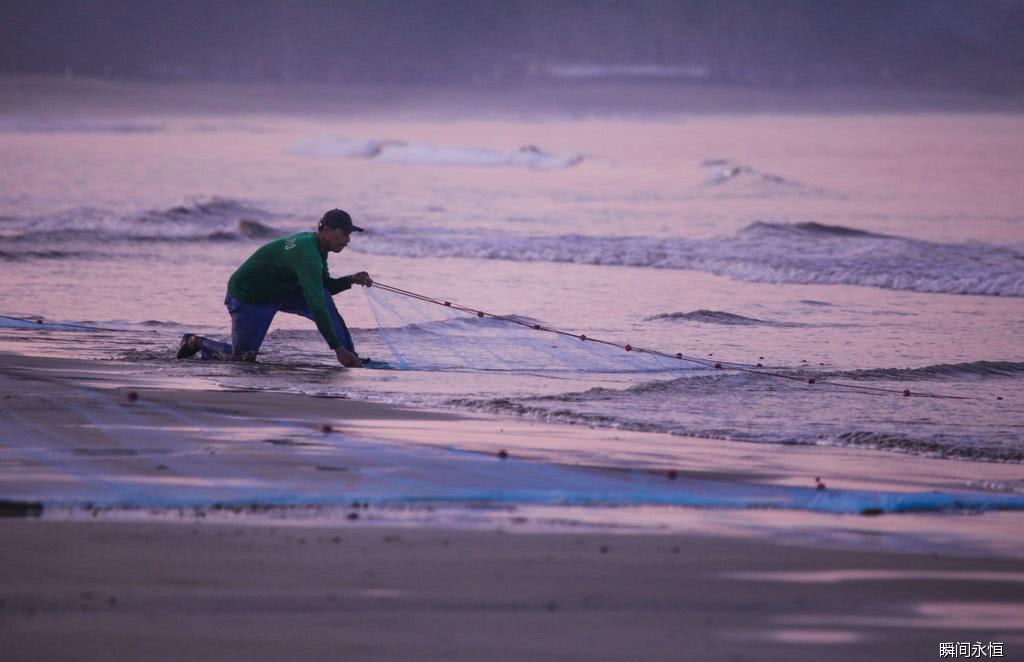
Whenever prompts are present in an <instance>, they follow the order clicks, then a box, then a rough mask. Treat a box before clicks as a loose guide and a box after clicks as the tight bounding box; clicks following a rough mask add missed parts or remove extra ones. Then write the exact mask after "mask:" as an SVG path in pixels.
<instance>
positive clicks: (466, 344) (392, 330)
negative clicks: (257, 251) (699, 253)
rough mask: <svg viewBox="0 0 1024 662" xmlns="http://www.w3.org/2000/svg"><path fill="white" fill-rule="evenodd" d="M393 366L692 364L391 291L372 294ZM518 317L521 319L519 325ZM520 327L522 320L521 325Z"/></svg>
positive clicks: (630, 368)
mask: <svg viewBox="0 0 1024 662" xmlns="http://www.w3.org/2000/svg"><path fill="white" fill-rule="evenodd" d="M366 296H367V299H368V300H369V302H370V307H371V309H372V310H373V314H374V316H375V317H376V319H377V325H378V329H377V333H378V335H379V337H380V339H381V341H382V342H383V343H384V344H385V345H386V347H387V349H388V350H389V351H390V352H391V355H392V357H391V360H390V361H389V363H391V365H392V366H394V367H396V368H402V369H413V370H481V371H484V370H487V371H531V372H536V371H573V372H588V373H600V372H651V371H664V370H680V369H685V368H693V367H695V366H693V365H692V364H689V365H688V364H687V363H686V362H683V361H679V360H676V359H674V358H668V357H663V356H657V355H652V354H644V353H641V352H636V351H630V352H627V351H624V350H623V348H622V347H612V346H609V345H605V344H601V343H600V342H594V341H592V340H581V339H580V338H579V337H577V336H564V335H558V334H556V333H552V332H550V331H543V330H538V329H534V328H533V325H535V324H537V325H540V326H545V325H544V324H543V323H542V322H541V321H540V320H534V319H531V318H527V317H522V316H517V315H503V316H502V317H506V318H507V319H501V318H496V317H492V316H490V315H485V316H483V317H479V316H477V315H476V314H475V313H474V312H467V311H464V310H458V309H457V308H454V307H446V306H444V305H443V304H442V305H438V304H439V303H440V302H434V301H426V300H423V299H418V298H414V297H410V296H406V295H403V294H399V293H395V292H393V291H389V290H386V289H384V287H377V286H374V287H370V288H367V289H366ZM513 320H514V321H513ZM517 322H518V323H517Z"/></svg>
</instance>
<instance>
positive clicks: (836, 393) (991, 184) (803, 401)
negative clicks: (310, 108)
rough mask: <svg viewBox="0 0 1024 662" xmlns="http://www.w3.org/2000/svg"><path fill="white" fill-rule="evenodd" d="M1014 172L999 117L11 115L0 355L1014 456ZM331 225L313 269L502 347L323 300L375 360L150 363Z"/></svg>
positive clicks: (273, 336) (387, 397)
mask: <svg viewBox="0 0 1024 662" xmlns="http://www.w3.org/2000/svg"><path fill="white" fill-rule="evenodd" d="M1022 163H1024V119H1022V118H1020V117H1019V116H1016V115H1000V114H970V113H947V114H941V113H916V114H915V113H901V114H888V115H887V114H880V113H876V114H861V115H849V116H847V115H840V114H814V113H802V114H790V115H723V116H715V115H692V116H686V115H680V116H678V117H674V118H673V117H666V116H665V115H664V114H661V115H659V116H658V117H653V116H652V117H645V116H644V115H643V113H640V112H638V113H634V114H631V115H629V116H621V117H578V116H570V115H565V116H559V115H552V114H547V115H545V116H535V117H534V116H526V117H509V118H504V119H501V118H494V117H491V118H488V119H476V118H473V117H471V116H470V117H467V116H465V114H463V115H462V116H458V117H456V116H453V117H450V118H437V117H434V116H432V117H425V118H423V119H415V118H414V117H410V116H409V115H408V114H406V115H403V116H402V117H400V118H396V119H387V118H386V117H384V118H350V119H344V118H337V117H333V118H332V117H324V116H317V117H301V116H297V115H277V116H274V115H259V114H249V115H244V116H243V115H230V116H228V115H222V116H172V115H166V114H159V113H149V114H143V115H139V114H137V113H136V114H129V113H122V114H117V113H113V114H111V113H106V114H104V115H102V116H96V117H83V116H71V117H62V118H60V119H47V118H35V117H29V118H26V117H20V116H8V117H5V118H4V121H3V122H2V123H0V269H2V273H3V277H2V284H0V314H2V315H5V316H6V317H4V318H0V349H3V350H10V351H16V352H22V353H31V354H45V355H58V356H74V357H84V358H99V359H110V360H117V361H123V362H128V363H130V364H132V365H136V366H138V368H139V370H140V372H146V373H147V374H163V375H167V376H168V377H169V378H175V377H181V376H186V377H190V378H198V379H199V380H201V381H202V383H206V384H209V385H211V386H220V387H226V388H248V389H272V390H284V391H291V392H303V393H313V394H331V395H346V396H348V397H351V398H363V399H370V400H377V401H384V402H394V403H402V404H411V405H421V406H431V407H442V408H451V409H455V410H467V411H483V412H494V413H497V414H501V415H515V416H523V417H531V418H539V419H543V420H547V421H552V422H563V423H566V424H577V425H579V424H582V425H590V426H595V427H611V428H622V429H630V430H645V431H653V432H661V433H665V434H666V435H682V436H700V437H706V438H712V439H720V440H722V443H728V441H729V440H744V441H753V442H760V443H764V444H812V445H838V446H848V447H856V448H861V447H862V448H871V449H883V450H887V451H892V452H898V453H911V454H920V455H926V456H939V457H948V458H953V459H956V458H959V459H971V460H980V461H986V462H1021V461H1022V460H1024V343H1022V342H1021V340H1020V339H1021V337H1022V335H1024V212H1022V210H1024V188H1022V187H1021V186H1020V176H1019V174H1020V166H1021V164H1022ZM333 207H342V208H345V209H348V210H350V211H351V212H352V213H353V215H354V216H355V218H356V220H357V223H359V224H360V225H363V226H364V227H366V228H367V229H368V231H367V232H366V233H364V234H360V235H357V236H355V237H354V239H353V242H352V244H351V246H350V247H349V248H348V249H346V250H345V251H344V252H343V253H341V254H340V255H332V256H331V258H330V264H331V270H332V273H334V274H335V275H340V274H345V273H352V272H355V271H360V270H366V271H369V272H370V274H371V275H372V276H373V277H374V278H375V279H377V280H379V281H380V282H382V283H385V284H388V285H392V286H395V287H398V288H402V289H406V290H411V291H414V292H418V293H422V294H424V295H427V296H429V297H432V298H436V299H438V300H440V301H450V302H455V303H457V304H461V305H464V306H466V307H469V308H473V309H480V310H483V311H486V312H487V313H489V314H494V315H499V316H514V319H516V320H519V321H521V322H525V323H526V324H527V326H522V325H517V324H513V323H510V322H508V321H504V320H501V319H495V318H494V317H492V316H490V315H488V316H486V317H484V318H479V317H477V316H476V315H474V314H471V313H464V312H460V311H457V310H453V309H451V308H447V307H444V306H437V305H434V304H432V303H427V302H423V301H417V300H413V299H409V298H406V297H402V296H399V295H396V294H393V293H389V292H386V291H383V290H380V289H379V288H373V289H371V290H370V291H362V290H361V289H360V288H356V289H355V290H353V291H350V292H346V293H343V294H341V295H339V296H338V297H337V298H336V301H337V303H338V305H339V308H340V309H341V311H342V313H343V314H344V316H345V317H346V319H347V320H348V322H349V325H350V326H351V327H353V329H354V337H355V340H356V343H357V346H358V348H359V351H360V353H361V354H363V355H364V356H369V357H372V358H374V359H375V360H377V361H380V362H383V363H386V364H387V365H388V366H389V368H390V369H376V370H347V371H343V370H340V369H338V367H337V366H336V365H335V364H334V363H333V355H332V354H331V353H330V352H329V351H328V350H327V347H326V345H325V343H324V342H323V340H322V339H321V338H320V337H319V335H318V334H317V333H316V331H315V328H313V326H312V324H311V323H310V322H308V321H306V320H303V319H300V318H294V317H289V316H287V315H281V316H279V318H278V320H277V321H276V322H275V325H274V327H273V328H272V331H271V333H270V335H269V336H268V339H267V341H266V344H265V345H264V352H263V354H262V355H261V359H262V360H261V363H260V364H258V365H256V366H249V365H236V364H215V363H202V362H200V361H195V360H190V361H175V360H174V358H173V354H174V350H175V348H176V345H177V340H178V338H179V336H180V334H182V333H184V332H198V333H202V334H204V335H211V336H225V335H226V334H227V330H228V326H227V325H228V318H227V315H226V312H225V311H224V308H223V305H222V301H223V297H224V290H225V285H226V282H227V278H228V276H230V274H231V273H232V271H233V270H234V269H235V268H236V267H237V266H238V265H239V264H240V263H241V262H242V261H243V260H244V259H245V258H246V257H247V256H248V255H249V254H250V253H251V252H252V251H253V250H255V249H256V248H257V247H258V246H259V245H260V244H261V243H262V242H265V241H267V240H269V239H271V238H274V237H278V236H281V235H283V234H286V233H290V232H295V231H299V230H306V229H312V227H313V226H314V225H315V222H316V220H317V218H318V217H319V215H320V214H321V213H323V211H325V210H326V209H329V208H333ZM534 324H537V325H540V326H542V327H544V328H553V329H559V330H564V331H566V332H568V333H571V334H576V335H577V336H578V335H586V336H587V337H588V338H590V339H599V340H607V341H609V342H610V343H611V345H603V344H599V343H594V342H592V341H581V340H579V338H578V337H570V336H565V335H561V336H560V335H556V334H552V333H547V332H545V331H538V330H534V329H533V328H531V327H532V325H534ZM76 325H81V326H76ZM82 327H85V328H82ZM626 344H629V345H630V346H631V347H632V348H636V349H637V350H640V349H648V348H649V349H655V350H658V351H660V352H664V353H665V354H666V355H667V357H663V356H654V355H651V354H645V353H642V352H641V351H632V352H626V351H624V349H623V347H624V346H625V345H626ZM676 354H680V355H683V356H684V358H683V359H675V360H674V359H673V357H674V356H675V355H676ZM716 363H718V364H721V368H716V367H715V364H716ZM765 373H772V374H770V375H769V374H765ZM780 375H781V376H780ZM810 380H814V383H809V381H810ZM907 389H909V392H910V394H911V395H910V397H906V396H904V395H902V394H903V392H904V390H907ZM664 452H665V453H666V454H667V456H666V458H664V459H665V460H666V461H669V462H670V461H671V456H672V453H673V452H674V451H672V450H671V447H669V448H668V449H667V450H665V451H664ZM678 452H679V453H685V448H684V445H683V444H680V446H679V450H678ZM599 463H600V462H599ZM614 463H615V462H614V460H612V459H611V458H609V459H608V464H614ZM1004 487H1005V489H1006V490H1009V491H1020V490H1021V489H1022V486H1021V485H1007V486H1004Z"/></svg>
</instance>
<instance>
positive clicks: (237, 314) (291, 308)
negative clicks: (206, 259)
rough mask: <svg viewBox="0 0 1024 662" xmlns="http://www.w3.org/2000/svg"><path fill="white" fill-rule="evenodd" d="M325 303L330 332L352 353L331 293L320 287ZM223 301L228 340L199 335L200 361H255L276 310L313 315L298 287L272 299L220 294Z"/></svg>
mask: <svg viewBox="0 0 1024 662" xmlns="http://www.w3.org/2000/svg"><path fill="white" fill-rule="evenodd" d="M323 293H324V298H325V299H326V303H327V313H328V314H329V315H330V317H331V325H332V326H333V327H334V334H335V335H336V336H338V341H339V342H340V343H341V346H342V347H344V348H345V349H347V350H348V351H350V352H352V353H355V351H356V350H355V347H354V346H353V344H352V335H351V334H350V333H349V332H348V327H347V326H345V320H344V319H342V317H341V314H340V313H338V308H337V307H336V306H335V305H334V297H333V296H332V295H331V293H330V292H328V291H327V290H326V289H324V291H323ZM224 305H225V306H227V308H228V314H230V315H231V343H230V344H228V343H226V342H218V341H216V340H210V339H209V338H202V337H200V339H199V348H200V352H202V354H201V356H202V358H203V360H204V361H226V360H235V361H238V360H243V361H255V360H256V354H257V353H258V352H259V351H260V345H262V344H263V339H264V338H266V337H267V331H268V330H269V329H270V323H271V322H272V321H273V320H274V315H276V314H277V312H278V311H281V312H284V313H291V314H292V315H301V316H303V317H305V318H307V319H313V315H312V313H311V312H310V310H309V306H308V305H307V304H306V298H305V297H304V296H303V295H302V290H301V289H298V290H296V291H295V292H293V293H291V294H289V295H288V296H287V297H285V298H284V300H282V301H278V302H275V303H243V302H241V301H239V300H238V299H236V298H234V297H233V296H231V295H228V296H226V297H224Z"/></svg>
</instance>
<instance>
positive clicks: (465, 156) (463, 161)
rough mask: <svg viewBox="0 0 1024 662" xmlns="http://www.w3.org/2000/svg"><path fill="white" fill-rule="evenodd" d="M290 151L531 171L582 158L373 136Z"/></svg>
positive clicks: (529, 148) (319, 141) (310, 143)
mask: <svg viewBox="0 0 1024 662" xmlns="http://www.w3.org/2000/svg"><path fill="white" fill-rule="evenodd" d="M290 151H291V153H293V154H301V155H306V156H321V157H342V158H350V159H374V160H377V161H386V162H389V163H404V164H410V165H447V166H475V167H496V166H522V167H527V168H533V169H534V170H560V169H564V168H571V167H573V166H575V165H579V164H580V163H581V162H582V161H583V156H582V155H581V154H577V153H570V154H552V153H550V152H545V151H543V150H541V149H540V148H538V147H536V146H534V145H524V146H522V147H520V148H519V149H517V150H513V151H501V150H496V149H488V148H485V147H458V146H451V145H427V144H419V143H409V142H405V141H402V140H377V139H374V138H364V139H349V138H343V137H341V136H330V135H325V136H318V137H316V138H310V139H308V140H304V141H302V142H300V143H298V144H296V145H294V146H293V147H292V148H291V150H290Z"/></svg>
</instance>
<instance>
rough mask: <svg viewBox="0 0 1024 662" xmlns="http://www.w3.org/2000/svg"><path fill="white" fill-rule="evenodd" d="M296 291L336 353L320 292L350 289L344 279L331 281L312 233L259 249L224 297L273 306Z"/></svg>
mask: <svg viewBox="0 0 1024 662" xmlns="http://www.w3.org/2000/svg"><path fill="white" fill-rule="evenodd" d="M296 287H301V288H302V296H303V297H305V299H306V305H308V306H309V310H310V311H311V312H312V314H313V319H314V320H315V321H316V328H317V329H319V330H320V334H321V335H322V336H323V337H324V340H326V341H327V344H328V345H330V347H331V349H336V348H337V347H338V345H339V344H340V343H339V341H338V337H337V335H335V333H334V326H333V325H332V324H331V317H330V314H329V313H328V312H327V299H326V297H325V296H324V290H325V289H326V290H327V291H328V292H330V293H331V294H337V293H338V292H342V291H344V290H347V289H348V288H350V287H352V281H351V279H349V278H348V277H342V278H331V273H330V271H329V270H328V268H327V256H326V255H324V254H321V253H320V246H319V245H318V244H317V241H316V233H314V232H300V233H298V234H293V235H292V236H290V237H284V238H283V239H277V240H275V241H272V242H270V243H269V244H266V245H264V246H262V247H260V248H259V250H257V251H256V252H255V253H253V254H252V256H251V257H250V258H249V259H248V260H246V261H245V262H244V263H243V264H242V266H240V267H238V269H237V270H236V271H235V273H233V274H231V278H230V279H229V280H228V294H229V295H230V296H233V297H235V298H236V299H238V300H239V301H241V302H243V303H276V302H279V301H281V300H283V299H284V298H285V297H287V296H288V295H289V294H291V293H293V292H294V291H295V288H296Z"/></svg>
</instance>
